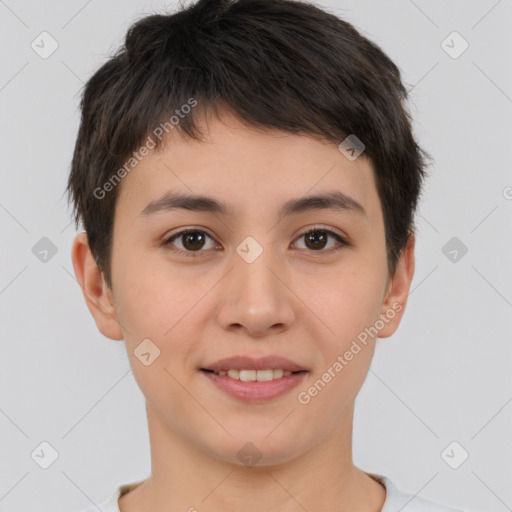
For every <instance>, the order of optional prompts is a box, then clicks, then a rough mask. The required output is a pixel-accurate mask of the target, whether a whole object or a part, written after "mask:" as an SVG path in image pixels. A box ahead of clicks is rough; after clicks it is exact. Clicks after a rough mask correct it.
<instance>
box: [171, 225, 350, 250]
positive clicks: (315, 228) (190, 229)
mask: <svg viewBox="0 0 512 512" xmlns="http://www.w3.org/2000/svg"><path fill="white" fill-rule="evenodd" d="M315 231H324V232H326V233H327V234H328V236H331V237H332V238H335V239H336V240H337V241H338V244H339V247H338V248H335V249H332V248H331V249H328V250H322V249H320V250H318V251H314V250H309V251H307V252H309V253H312V254H315V253H318V255H322V254H325V255H328V254H332V253H336V252H338V251H340V250H342V249H343V248H345V247H349V246H351V245H352V244H351V243H350V242H349V241H348V239H347V237H346V236H345V235H342V234H340V233H338V232H337V231H335V230H334V229H333V228H331V227H327V226H322V225H319V224H318V225H314V226H311V227H309V228H306V230H305V231H301V232H300V233H299V234H298V235H297V236H296V237H295V238H294V240H298V239H300V238H302V237H304V236H306V235H308V234H310V233H312V232H315ZM197 232H199V233H203V234H205V235H206V236H207V237H209V238H210V239H211V240H213V241H215V242H216V240H215V238H214V237H213V236H212V235H210V234H209V233H208V231H207V230H206V229H205V228H199V227H197V228H196V227H187V228H184V229H182V230H180V231H177V232H175V233H173V234H171V235H169V236H166V237H165V238H164V240H163V241H162V244H161V245H162V246H163V247H167V248H168V249H169V250H171V251H172V252H175V253H179V254H184V255H185V256H192V257H198V256H201V253H207V254H208V252H209V251H208V250H206V251H205V250H198V251H183V250H182V249H176V248H174V247H172V245H171V242H172V241H174V240H175V239H177V238H179V237H180V236H183V235H186V234H187V233H197ZM216 243H217V242H216ZM306 250H307V249H306Z"/></svg>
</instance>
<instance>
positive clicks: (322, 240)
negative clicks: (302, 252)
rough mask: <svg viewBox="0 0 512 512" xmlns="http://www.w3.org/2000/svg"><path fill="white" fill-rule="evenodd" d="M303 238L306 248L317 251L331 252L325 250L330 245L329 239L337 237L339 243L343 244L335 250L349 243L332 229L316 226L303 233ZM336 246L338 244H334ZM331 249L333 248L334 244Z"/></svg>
mask: <svg viewBox="0 0 512 512" xmlns="http://www.w3.org/2000/svg"><path fill="white" fill-rule="evenodd" d="M301 238H304V240H305V245H306V249H309V250H311V251H316V252H330V251H329V250H324V249H325V248H326V246H327V245H328V242H329V239H335V240H336V241H337V242H338V245H341V247H339V248H338V249H333V250H335V251H336V250H340V249H342V248H343V247H344V246H347V245H349V244H348V242H347V241H346V240H345V239H344V238H343V237H341V236H340V235H338V233H335V232H334V231H331V230H330V229H321V228H314V229H311V230H309V231H308V232H307V233H304V234H302V235H301V236H300V237H299V239H301ZM334 246H336V244H334ZM329 249H332V246H331V247H330V248H329Z"/></svg>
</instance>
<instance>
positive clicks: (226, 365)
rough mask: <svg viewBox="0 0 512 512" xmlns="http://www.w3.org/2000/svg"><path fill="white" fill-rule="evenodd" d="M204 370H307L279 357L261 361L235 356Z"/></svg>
mask: <svg viewBox="0 0 512 512" xmlns="http://www.w3.org/2000/svg"><path fill="white" fill-rule="evenodd" d="M202 369H203V370H213V371H215V372H219V371H223V370H224V371H225V370H231V369H233V370H268V369H282V370H284V371H291V372H300V371H305V370H306V369H305V368H303V367H302V366H300V365H299V364H297V363H294V362H293V361H290V360H289V359H286V358H284V357H279V356H266V357H262V358H259V359H253V358H251V357H244V356H233V357H226V358H224V359H220V360H219V361H217V362H215V363H213V364H210V365H208V366H204V367H203V368H202Z"/></svg>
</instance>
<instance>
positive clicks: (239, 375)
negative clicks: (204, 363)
mask: <svg viewBox="0 0 512 512" xmlns="http://www.w3.org/2000/svg"><path fill="white" fill-rule="evenodd" d="M201 371H203V372H208V373H213V374H215V375H218V376H220V377H228V378H229V379H233V380H240V381H242V382H269V381H272V380H277V379H282V378H283V377H288V376H289V375H292V374H297V373H306V371H307V370H299V371H295V372H292V371H291V370H283V369H282V368H267V369H264V370H248V369H242V370H237V369H235V368H230V369H229V370H219V371H215V370H209V369H207V368H201Z"/></svg>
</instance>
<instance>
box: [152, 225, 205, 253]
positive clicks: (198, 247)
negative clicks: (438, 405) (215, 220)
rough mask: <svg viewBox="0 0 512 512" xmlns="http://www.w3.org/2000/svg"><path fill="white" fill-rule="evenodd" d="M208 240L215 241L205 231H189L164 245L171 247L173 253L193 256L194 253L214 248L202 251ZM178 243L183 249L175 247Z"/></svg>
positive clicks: (183, 232)
mask: <svg viewBox="0 0 512 512" xmlns="http://www.w3.org/2000/svg"><path fill="white" fill-rule="evenodd" d="M207 239H210V240H212V241H213V239H212V237H211V236H210V235H208V234H207V233H205V232H204V231H201V230H199V229H187V230H184V231H180V232H179V233H176V234H174V235H172V236H171V237H169V238H167V239H166V240H164V242H163V243H162V245H164V246H167V247H169V249H171V250H172V251H175V252H179V253H184V254H186V255H187V256H193V255H194V254H193V253H200V252H206V250H207V249H210V248H212V247H207V248H206V250H202V249H204V247H205V244H206V242H207ZM176 242H179V243H180V245H181V247H179V246H178V247H177V248H176V247H173V245H175V243H176Z"/></svg>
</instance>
